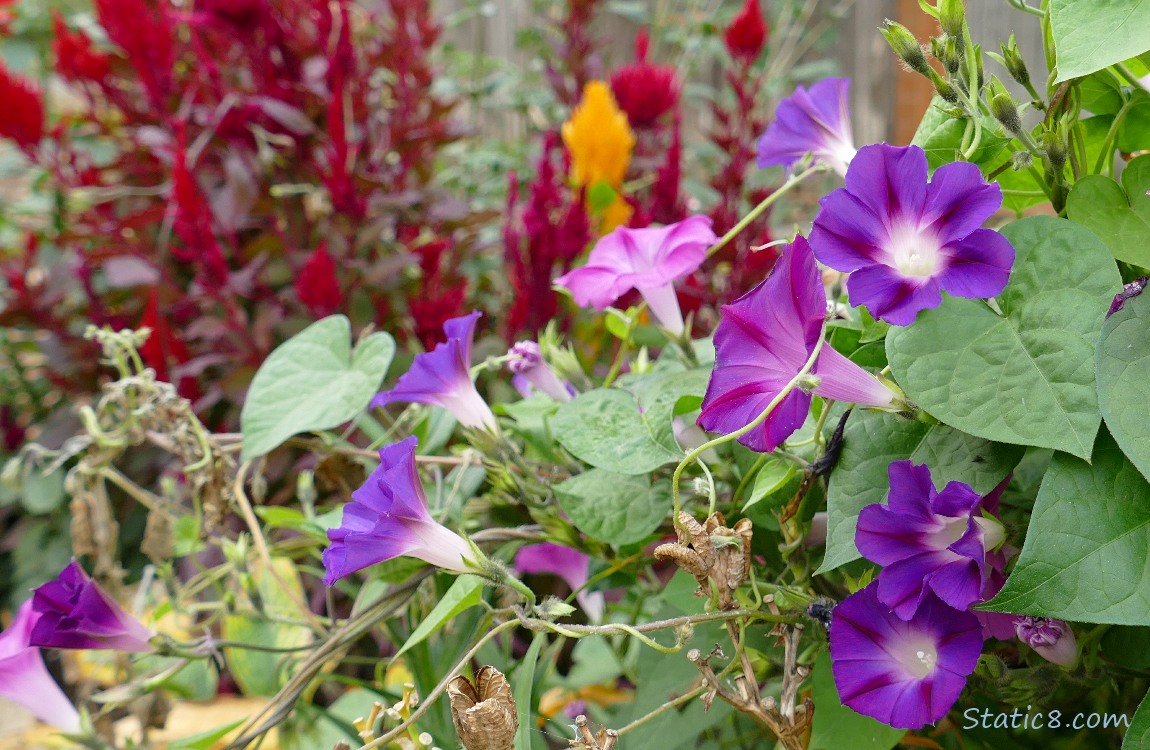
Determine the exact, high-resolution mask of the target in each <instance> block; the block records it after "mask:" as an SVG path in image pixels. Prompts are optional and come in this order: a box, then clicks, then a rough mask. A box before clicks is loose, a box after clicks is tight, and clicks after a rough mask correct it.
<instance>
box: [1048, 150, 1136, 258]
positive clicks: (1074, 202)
mask: <svg viewBox="0 0 1150 750" xmlns="http://www.w3.org/2000/svg"><path fill="white" fill-rule="evenodd" d="M1147 190H1150V156H1140V157H1138V158H1137V159H1135V160H1134V161H1132V162H1130V163H1129V164H1128V165H1126V169H1125V170H1123V172H1122V184H1121V185H1119V184H1118V183H1117V182H1115V181H1114V180H1112V179H1110V178H1109V177H1106V176H1105V175H1100V174H1093V175H1087V176H1086V177H1083V178H1082V179H1081V180H1079V181H1078V182H1076V183H1074V187H1073V188H1071V190H1070V195H1069V196H1068V197H1067V199H1066V215H1067V216H1069V217H1070V219H1071V220H1072V221H1075V222H1077V223H1079V224H1081V225H1082V226H1084V227H1087V228H1089V229H1090V230H1091V231H1093V232H1094V233H1095V234H1097V235H1098V236H1099V237H1100V238H1102V241H1103V242H1105V243H1106V246H1107V247H1109V248H1110V252H1111V253H1113V255H1114V257H1115V258H1117V259H1118V260H1121V261H1123V262H1126V263H1132V264H1134V265H1136V266H1142V267H1143V268H1150V196H1148V195H1146V191H1147Z"/></svg>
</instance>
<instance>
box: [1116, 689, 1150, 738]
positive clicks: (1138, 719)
mask: <svg viewBox="0 0 1150 750" xmlns="http://www.w3.org/2000/svg"><path fill="white" fill-rule="evenodd" d="M1147 748H1150V693H1147V694H1146V697H1145V698H1143V699H1142V703H1140V704H1139V705H1138V710H1137V711H1135V712H1134V718H1133V719H1132V720H1131V721H1130V728H1129V729H1127V730H1126V736H1125V737H1123V738H1122V750H1146V749H1147Z"/></svg>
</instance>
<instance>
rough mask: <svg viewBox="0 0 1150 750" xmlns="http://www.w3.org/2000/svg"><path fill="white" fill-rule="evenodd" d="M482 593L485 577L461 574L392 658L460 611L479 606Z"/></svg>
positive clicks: (444, 623) (422, 639)
mask: <svg viewBox="0 0 1150 750" xmlns="http://www.w3.org/2000/svg"><path fill="white" fill-rule="evenodd" d="M482 594H483V579H482V578H480V577H479V576H473V575H461V576H459V577H458V578H456V579H455V582H454V583H452V584H451V588H449V589H448V590H447V593H445V594H444V595H443V598H442V599H440V600H439V603H438V604H436V605H435V608H434V609H432V610H431V613H430V614H428V615H427V617H425V618H424V619H423V620H422V621H421V622H420V623H419V627H417V628H416V629H415V632H414V633H412V634H411V635H410V636H409V637H408V639H407V642H406V643H404V644H403V647H402V648H400V649H399V651H397V652H396V653H395V656H394V657H392V658H397V657H399V656H400V655H401V654H403V653H404V652H406V651H407V650H408V649H409V648H411V647H412V646H415V645H417V644H419V643H422V642H423V641H425V640H427V637H428V636H430V635H431V634H432V633H435V632H436V631H438V630H439V629H440V628H442V627H443V626H444V625H446V624H447V623H448V622H450V621H451V619H452V618H453V617H455V616H456V615H458V614H459V613H460V612H463V611H464V610H467V609H470V608H471V607H478V606H479V605H480V604H481V603H482V602H483V598H482Z"/></svg>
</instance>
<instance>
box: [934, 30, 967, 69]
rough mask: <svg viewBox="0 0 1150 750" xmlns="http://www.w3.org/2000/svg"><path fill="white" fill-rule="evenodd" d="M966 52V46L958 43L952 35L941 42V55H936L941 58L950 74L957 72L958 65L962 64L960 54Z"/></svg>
mask: <svg viewBox="0 0 1150 750" xmlns="http://www.w3.org/2000/svg"><path fill="white" fill-rule="evenodd" d="M964 52H966V46H965V45H962V44H959V43H958V40H957V39H955V38H954V37H952V36H951V37H947V39H946V42H945V43H944V44H943V48H942V55H940V56H938V59H939V60H942V64H943V66H944V67H946V72H947V73H950V74H951V75H952V76H953V75H954V74H956V73H958V69H959V67H960V66H961V65H962V55H963V53H964Z"/></svg>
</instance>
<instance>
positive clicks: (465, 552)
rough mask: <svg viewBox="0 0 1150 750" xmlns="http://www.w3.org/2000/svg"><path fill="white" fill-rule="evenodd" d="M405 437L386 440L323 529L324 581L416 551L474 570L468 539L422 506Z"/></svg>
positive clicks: (448, 566)
mask: <svg viewBox="0 0 1150 750" xmlns="http://www.w3.org/2000/svg"><path fill="white" fill-rule="evenodd" d="M417 443H418V440H417V439H416V438H415V437H409V438H407V439H406V440H402V441H400V442H398V443H393V444H391V445H388V446H385V447H384V448H383V449H382V450H380V452H379V461H380V463H379V466H378V467H376V469H375V471H373V472H372V473H371V476H369V477H368V478H367V481H366V482H364V484H363V486H362V487H360V488H359V489H358V490H356V491H355V492H353V493H352V495H351V497H352V502H350V503H348V504H347V505H346V506H344V509H343V521H342V523H341V524H340V526H339V528H338V529H331V530H329V531H328V532H327V538H328V540H329V541H331V545H330V546H328V548H327V549H325V550H324V551H323V567H324V570H326V571H327V575H325V576H324V579H323V580H324V583H326V584H327V585H328V586H332V585H334V584H335V582H336V581H338V580H339V579H341V578H344V577H345V576H348V575H351V574H352V573H354V572H356V571H357V570H363V569H364V568H367V567H370V566H372V565H375V564H377V563H381V562H383V561H385V560H390V559H392V558H394V557H401V556H407V557H417V558H419V559H420V560H424V561H426V562H429V563H431V564H432V565H435V566H437V567H440V568H443V569H444V570H453V571H455V572H457V573H474V572H476V571H475V569H474V568H472V567H469V566H468V561H469V560H470V559H471V558H472V557H473V556H474V554H475V552H474V550H473V549H472V547H471V545H470V544H468V543H467V541H466V540H465V539H464V538H463V537H461V536H459V535H458V534H456V533H455V532H453V531H451V530H449V529H448V528H446V527H445V526H443V524H441V523H439V522H437V521H436V520H435V519H433V518H432V517H431V514H430V513H428V511H427V497H426V496H425V495H424V494H423V484H422V483H421V482H420V481H419V474H418V473H417V472H416V470H415V446H416V444H417Z"/></svg>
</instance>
